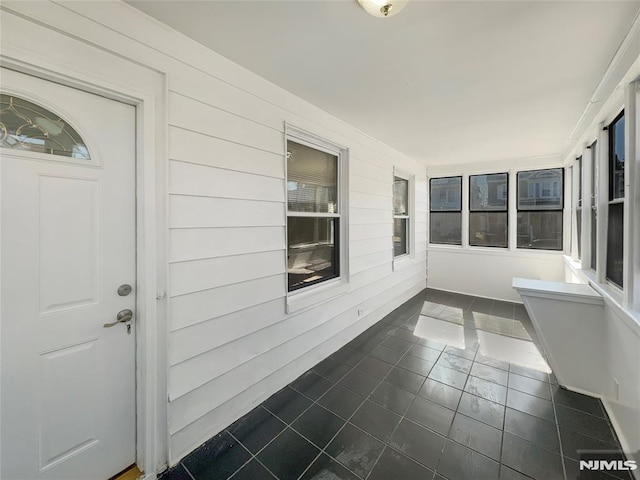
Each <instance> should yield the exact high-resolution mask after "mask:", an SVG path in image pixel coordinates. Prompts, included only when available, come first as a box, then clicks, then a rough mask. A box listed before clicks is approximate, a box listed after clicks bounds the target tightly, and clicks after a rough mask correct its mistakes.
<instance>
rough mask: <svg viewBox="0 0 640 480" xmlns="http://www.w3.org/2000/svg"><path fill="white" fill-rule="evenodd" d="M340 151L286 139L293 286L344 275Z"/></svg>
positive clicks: (289, 258) (289, 266) (289, 269)
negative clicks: (318, 147) (336, 152)
mask: <svg viewBox="0 0 640 480" xmlns="http://www.w3.org/2000/svg"><path fill="white" fill-rule="evenodd" d="M338 168H339V154H334V153H329V152H326V151H322V150H320V149H317V148H313V147H310V146H308V145H303V144H302V143H298V142H295V141H292V140H287V275H288V288H289V291H290V292H291V291H293V290H298V289H300V288H303V287H306V286H309V285H314V284H317V283H320V282H323V281H326V280H329V279H332V278H336V277H339V276H340V262H339V255H340V253H339V245H340V241H339V240H340V228H341V225H340V217H341V215H340V213H341V212H340V211H339V208H338V205H339V201H338V200H339V199H338V195H339V188H338V181H339V179H338Z"/></svg>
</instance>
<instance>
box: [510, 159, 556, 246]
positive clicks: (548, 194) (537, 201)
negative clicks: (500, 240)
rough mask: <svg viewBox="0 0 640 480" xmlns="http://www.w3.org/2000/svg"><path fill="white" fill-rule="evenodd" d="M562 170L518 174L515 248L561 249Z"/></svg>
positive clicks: (532, 171) (554, 169)
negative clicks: (516, 240)
mask: <svg viewBox="0 0 640 480" xmlns="http://www.w3.org/2000/svg"><path fill="white" fill-rule="evenodd" d="M563 179H564V171H563V170H562V169H561V168H553V169H547V170H531V171H526V172H519V173H518V182H517V184H518V194H517V199H518V200H517V207H518V215H517V219H518V226H517V238H518V243H517V246H518V248H530V249H539V250H562V211H563V205H564V200H563Z"/></svg>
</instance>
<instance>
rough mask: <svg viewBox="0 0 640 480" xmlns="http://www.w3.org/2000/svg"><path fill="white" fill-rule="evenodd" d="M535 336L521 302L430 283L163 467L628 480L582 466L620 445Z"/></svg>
mask: <svg viewBox="0 0 640 480" xmlns="http://www.w3.org/2000/svg"><path fill="white" fill-rule="evenodd" d="M496 345H497V347H496ZM537 345H538V343H537V340H536V335H535V332H534V331H533V328H532V326H531V323H530V321H529V318H528V316H527V314H526V311H525V310H524V308H523V307H522V306H521V305H518V304H512V303H507V302H500V301H494V300H489V299H484V298H476V297H469V296H465V295H458V294H452V293H447V292H442V291H437V290H429V289H427V290H425V291H423V292H422V293H420V294H419V295H417V296H416V297H414V298H413V299H411V300H410V301H408V302H407V303H405V304H404V305H402V306H401V307H400V308H398V309H396V310H395V311H393V312H392V313H390V314H389V315H388V316H387V317H385V318H384V319H383V320H381V321H380V322H378V323H377V324H376V325H374V326H373V327H371V328H370V329H368V330H367V331H366V332H364V333H363V334H362V335H360V336H359V337H358V338H356V339H355V340H353V341H352V342H350V343H349V344H348V345H346V346H345V347H343V348H342V349H340V350H339V351H337V352H335V353H334V354H333V355H331V356H330V357H329V358H327V359H325V360H323V361H322V362H320V363H319V364H318V365H316V366H315V367H314V368H312V369H311V370H309V371H308V372H306V373H305V374H304V375H302V376H301V377H300V378H298V379H296V380H295V381H294V382H292V383H291V384H290V385H288V386H287V387H285V388H284V389H282V390H281V391H280V392H278V393H276V394H275V395H273V396H272V397H271V398H269V399H268V400H266V401H265V402H264V403H263V404H262V405H260V406H258V407H257V408H256V409H254V410H253V411H252V412H250V413H249V414H247V415H246V416H245V417H243V418H241V419H240V420H238V421H237V422H235V423H234V424H233V425H230V426H229V427H228V428H227V429H226V430H225V431H223V432H221V433H220V434H218V435H217V436H216V437H214V438H212V439H211V440H209V441H208V442H206V443H205V444H204V445H203V446H201V447H200V448H198V449H197V450H196V451H194V452H192V453H191V454H189V455H188V456H187V457H185V458H184V459H183V460H182V461H181V462H180V463H179V464H178V465H176V466H175V467H173V468H172V469H170V470H168V471H167V472H166V473H165V474H163V475H162V476H161V478H162V480H184V479H187V480H206V479H210V480H227V479H229V480H242V479H253V480H261V479H270V480H274V479H278V480H309V479H318V480H319V479H344V480H404V479H407V480H422V479H425V480H426V479H429V480H431V479H440V480H442V479H448V480H465V479H480V480H491V479H498V478H500V479H531V478H533V479H538V480H554V479H559V480H570V479H576V478H579V479H580V480H583V479H584V480H586V479H600V478H601V479H605V480H606V479H609V480H611V479H615V478H618V479H625V480H628V479H630V478H631V477H630V476H629V475H628V474H626V473H616V474H615V475H614V474H612V473H611V472H610V473H609V474H604V473H597V472H595V473H594V472H579V470H578V460H579V459H580V452H581V451H584V450H590V451H599V452H613V454H614V455H622V453H621V451H620V445H619V443H618V441H617V438H616V436H615V432H614V431H613V428H612V426H611V423H610V421H609V419H608V418H607V415H606V413H605V411H604V408H603V407H602V404H601V402H600V401H599V400H597V399H594V398H591V397H587V396H584V395H580V394H577V393H574V392H570V391H567V390H565V389H562V388H561V387H560V386H559V385H558V384H557V382H556V381H555V376H554V375H553V373H552V372H550V370H548V369H546V363H545V362H544V358H543V357H542V355H540V354H538V353H537V349H536V347H537ZM514 352H516V353H514ZM522 352H526V355H524V356H521V355H520V353H522Z"/></svg>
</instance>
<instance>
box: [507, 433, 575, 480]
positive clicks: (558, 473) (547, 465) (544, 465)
mask: <svg viewBox="0 0 640 480" xmlns="http://www.w3.org/2000/svg"><path fill="white" fill-rule="evenodd" d="M501 460H502V463H503V464H505V465H506V466H507V467H510V468H512V469H514V470H516V471H518V472H520V473H524V474H525V475H529V476H530V477H533V478H536V479H538V478H539V479H544V480H564V471H563V469H562V460H561V458H560V455H557V454H555V453H553V452H552V451H550V450H547V449H545V448H542V447H540V446H538V445H536V444H534V443H531V442H527V441H526V440H523V439H521V438H519V437H516V436H515V435H512V434H510V433H506V432H505V434H504V438H503V441H502V457H501Z"/></svg>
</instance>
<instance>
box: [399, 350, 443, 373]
mask: <svg viewBox="0 0 640 480" xmlns="http://www.w3.org/2000/svg"><path fill="white" fill-rule="evenodd" d="M434 365H435V364H434V363H433V362H430V361H428V360H424V359H422V358H418V357H414V356H412V355H405V356H404V357H402V359H401V360H400V361H399V362H398V366H399V367H402V368H404V369H406V370H409V371H410V372H413V373H417V374H418V375H422V376H423V377H426V376H427V375H429V372H430V371H431V369H432V368H433V366H434Z"/></svg>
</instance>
